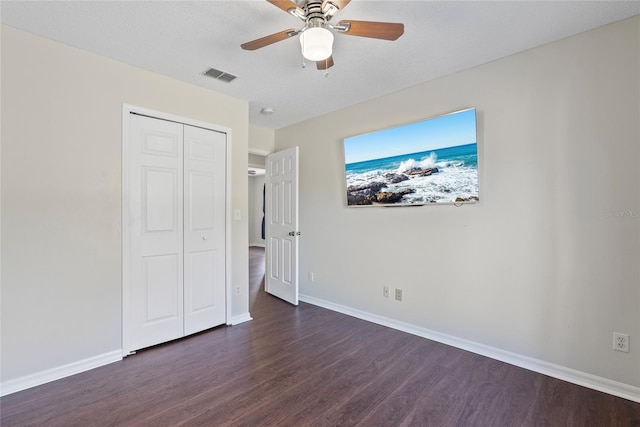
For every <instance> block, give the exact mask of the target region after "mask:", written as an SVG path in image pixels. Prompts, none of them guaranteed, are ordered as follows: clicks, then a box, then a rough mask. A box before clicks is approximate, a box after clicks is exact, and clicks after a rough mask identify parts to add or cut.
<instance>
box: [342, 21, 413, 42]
mask: <svg viewBox="0 0 640 427" xmlns="http://www.w3.org/2000/svg"><path fill="white" fill-rule="evenodd" d="M338 27H348V29H347V30H345V31H340V30H339V29H338V30H339V32H341V33H343V34H347V35H350V36H359V37H371V38H374V39H383V40H396V39H398V37H400V36H401V35H402V34H403V33H404V24H400V23H395V22H374V21H347V20H344V21H340V22H338Z"/></svg>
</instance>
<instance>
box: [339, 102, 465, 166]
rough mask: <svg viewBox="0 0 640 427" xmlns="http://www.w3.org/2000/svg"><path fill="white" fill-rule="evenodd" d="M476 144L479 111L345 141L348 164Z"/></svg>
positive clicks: (452, 115)
mask: <svg viewBox="0 0 640 427" xmlns="http://www.w3.org/2000/svg"><path fill="white" fill-rule="evenodd" d="M475 142H476V110H475V109H474V108H472V109H469V110H464V111H459V112H457V113H452V114H447V115H444V116H439V117H435V118H433V119H427V120H423V121H420V122H416V123H411V124H408V125H404V126H398V127H394V128H390V129H384V130H380V131H376V132H371V133H367V134H364V135H358V136H354V137H352V138H345V140H344V157H345V163H346V164H350V163H357V162H363V161H365V160H371V159H383V158H386V157H393V156H398V155H401V154H410V153H419V152H422V151H429V150H437V149H439V148H446V147H456V146H458V145H466V144H473V143H475Z"/></svg>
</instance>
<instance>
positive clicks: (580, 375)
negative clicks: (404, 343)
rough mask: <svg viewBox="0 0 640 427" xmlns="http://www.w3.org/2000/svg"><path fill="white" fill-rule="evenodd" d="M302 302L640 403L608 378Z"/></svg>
mask: <svg viewBox="0 0 640 427" xmlns="http://www.w3.org/2000/svg"><path fill="white" fill-rule="evenodd" d="M299 299H300V301H303V302H306V303H309V304H313V305H317V306H318V307H323V308H326V309H329V310H332V311H337V312H338V313H342V314H346V315H349V316H352V317H356V318H358V319H362V320H366V321H369V322H372V323H377V324H378V325H383V326H387V327H389V328H393V329H397V330H399V331H403V332H407V333H409V334H412V335H417V336H419V337H423V338H427V339H430V340H432V341H437V342H440V343H443V344H447V345H450V346H452V347H457V348H461V349H463V350H467V351H470V352H472V353H476V354H480V355H482V356H486V357H489V358H491V359H495V360H499V361H501V362H505V363H509V364H510V365H515V366H519V367H521V368H524V369H528V370H530V371H534V372H538V373H541V374H544V375H548V376H550V377H554V378H558V379H560V380H563V381H567V382H570V383H573V384H578V385H581V386H583V387H587V388H591V389H594V390H598V391H601V392H604V393H608V394H611V395H613V396H618V397H622V398H624V399H628V400H631V401H634V402H640V387H635V386H632V385H629V384H624V383H621V382H617V381H612V380H609V379H607V378H603V377H598V376H596V375H592V374H588V373H586V372H581V371H576V370H574V369H571V368H567V367H564V366H560V365H556V364H553V363H549V362H545V361H544V360H538V359H533V358H531V357H528V356H523V355H521V354H517V353H511V352H509V351H505V350H501V349H499V348H495V347H490V346H488V345H484V344H480V343H477V342H473V341H469V340H465V339H462V338H458V337H454V336H452V335H447V334H443V333H440V332H437V331H433V330H430V329H426V328H422V327H420V326H416V325H412V324H409V323H404V322H400V321H398V320H394V319H390V318H388V317H383V316H379V315H377V314H373V313H369V312H366V311H361V310H357V309H354V308H351V307H347V306H344V305H340V304H335V303H332V302H330V301H325V300H322V299H319V298H314V297H311V296H308V295H302V294H301V295H299Z"/></svg>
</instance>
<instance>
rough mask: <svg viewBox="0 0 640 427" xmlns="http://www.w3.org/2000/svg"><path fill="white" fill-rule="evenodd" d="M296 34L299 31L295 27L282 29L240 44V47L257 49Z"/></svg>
mask: <svg viewBox="0 0 640 427" xmlns="http://www.w3.org/2000/svg"><path fill="white" fill-rule="evenodd" d="M296 34H298V32H297V31H296V30H294V29H293V28H290V29H288V30H284V31H280V32H279V33H275V34H271V35H268V36H265V37H262V38H259V39H255V40H252V41H250V42H246V43H243V44H241V45H240V47H241V48H243V49H244V50H256V49H260V48H261V47H265V46H268V45H270V44H273V43H276V42H279V41H282V40H286V39H288V38H290V37H292V36H295V35H296Z"/></svg>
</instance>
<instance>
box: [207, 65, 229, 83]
mask: <svg viewBox="0 0 640 427" xmlns="http://www.w3.org/2000/svg"><path fill="white" fill-rule="evenodd" d="M203 74H204V75H205V76H209V77H212V78H214V79H216V80H222V81H223V82H227V83H230V82H231V81H232V80H234V79H235V78H236V76H234V75H233V74H229V73H225V72H224V71H220V70H216V69H215V68H209V69H208V70H207V71H205V72H204V73H203Z"/></svg>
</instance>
